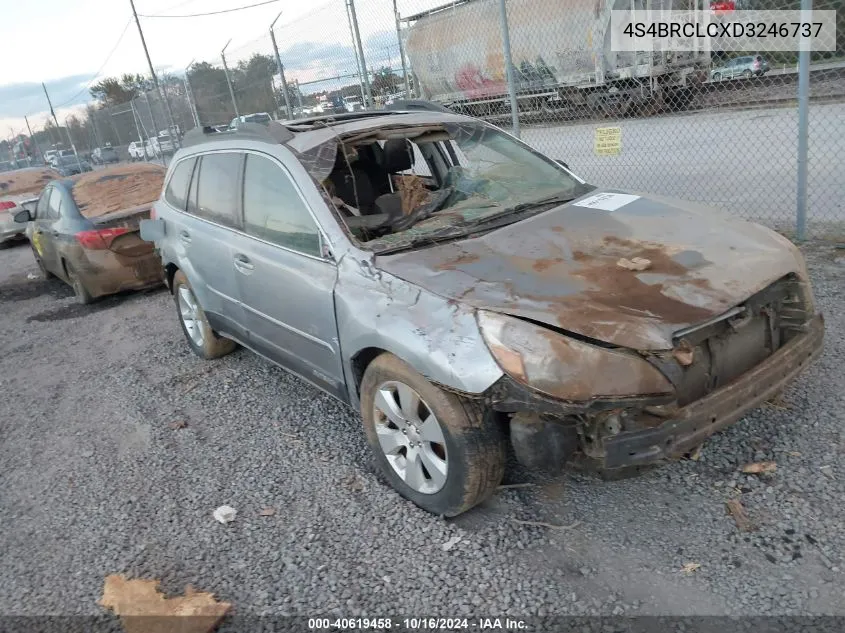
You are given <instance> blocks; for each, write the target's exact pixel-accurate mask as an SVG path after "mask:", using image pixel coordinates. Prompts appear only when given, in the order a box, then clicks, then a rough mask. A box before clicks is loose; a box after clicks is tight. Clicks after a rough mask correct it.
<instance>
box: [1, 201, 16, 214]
mask: <svg viewBox="0 0 845 633" xmlns="http://www.w3.org/2000/svg"><path fill="white" fill-rule="evenodd" d="M16 206H18V204H17V202H12V201H11V200H3V201H0V211H8V210H9V209H14V208H15V207H16Z"/></svg>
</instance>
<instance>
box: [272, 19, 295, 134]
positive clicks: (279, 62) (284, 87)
mask: <svg viewBox="0 0 845 633" xmlns="http://www.w3.org/2000/svg"><path fill="white" fill-rule="evenodd" d="M280 17H282V14H281V12H280V13H279V15H277V16H276V19H275V20H273V22H272V24H270V39H271V40H272V41H273V52H274V53H276V65H277V66H278V67H279V75H280V76H281V78H282V91H283V92H284V93H285V109H286V110H287V111H288V112H287V114H288V119H292V118H293V112H291V109H290V96H289V95H288V82H287V81H286V80H285V67H284V66H283V65H282V58H281V57H279V46H278V45H277V44H276V34H275V33H274V32H273V27H274V26H275V25H276V21H277V20H278V19H279V18H280Z"/></svg>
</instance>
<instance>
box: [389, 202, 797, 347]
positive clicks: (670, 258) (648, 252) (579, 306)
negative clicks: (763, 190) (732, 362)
mask: <svg viewBox="0 0 845 633" xmlns="http://www.w3.org/2000/svg"><path fill="white" fill-rule="evenodd" d="M584 205H587V206H584ZM634 258H642V259H645V260H648V267H647V268H646V269H645V270H642V271H637V270H629V269H626V268H623V267H622V266H620V265H619V262H620V260H621V259H627V260H631V259H634ZM376 264H377V266H378V267H379V268H381V269H382V270H385V271H386V272H389V273H391V274H393V275H396V276H397V277H400V278H402V279H405V280H407V281H409V282H412V283H415V284H417V285H419V286H421V287H423V288H425V289H427V290H429V291H431V292H434V293H436V294H438V295H440V296H443V297H446V298H448V299H451V300H454V301H459V302H462V303H465V304H468V305H470V306H472V307H475V308H480V309H485V310H492V311H496V312H501V313H505V314H510V315H514V316H519V317H524V318H528V319H532V320H534V321H538V322H541V323H545V324H547V325H550V326H554V327H556V328H561V329H564V330H568V331H571V332H575V333H577V334H580V335H582V336H586V337H590V338H593V339H598V340H601V341H605V342H607V343H611V344H614V345H618V346H621V347H628V348H632V349H640V350H659V349H670V348H672V346H673V341H672V338H673V333H674V332H676V331H678V330H681V329H684V328H688V327H691V326H694V325H696V324H699V323H702V322H704V321H707V320H709V319H712V318H713V317H715V316H718V315H720V314H722V313H723V312H725V311H726V310H728V309H730V308H732V307H733V306H735V305H737V304H739V303H741V302H742V301H744V300H745V299H747V298H748V297H750V296H751V295H753V294H754V293H756V292H758V291H760V290H762V289H763V288H765V287H766V286H768V285H769V284H770V283H772V282H774V281H776V280H777V279H779V278H781V277H783V276H784V275H787V274H789V273H792V272H798V271H799V270H800V269H801V264H800V254H797V250H796V249H795V248H794V247H793V246H792V245H791V244H790V243H789V242H788V240H786V239H785V238H783V237H781V236H779V235H777V234H776V233H774V232H772V231H770V230H768V229H765V228H763V227H761V226H758V225H756V224H752V223H750V222H745V221H743V220H739V219H736V218H732V217H730V216H727V215H725V214H723V213H721V212H719V211H716V210H713V209H708V208H703V207H701V206H698V205H696V204H693V203H686V202H679V201H675V200H668V199H664V198H658V197H656V196H638V195H635V194H627V193H622V192H618V191H605V192H600V193H599V192H592V193H591V194H589V195H587V196H585V197H583V198H581V199H579V200H576V201H574V202H572V203H568V204H566V205H563V206H560V207H556V208H555V209H552V210H550V211H547V212H544V213H541V214H539V215H537V216H534V217H532V218H529V219H527V220H524V221H522V222H518V223H516V224H512V225H510V226H506V227H504V228H500V229H497V230H494V231H492V232H490V233H487V234H485V235H481V236H479V237H474V238H467V239H464V240H459V241H455V242H448V243H444V244H441V245H437V246H432V247H426V248H422V249H419V250H415V251H408V252H404V253H398V254H395V255H386V256H379V257H377V260H376Z"/></svg>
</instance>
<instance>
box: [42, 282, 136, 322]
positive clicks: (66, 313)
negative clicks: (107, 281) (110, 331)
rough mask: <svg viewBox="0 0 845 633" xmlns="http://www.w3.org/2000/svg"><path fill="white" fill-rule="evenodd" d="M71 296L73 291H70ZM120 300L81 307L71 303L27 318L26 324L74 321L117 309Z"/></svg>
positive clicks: (104, 300) (109, 300)
mask: <svg viewBox="0 0 845 633" xmlns="http://www.w3.org/2000/svg"><path fill="white" fill-rule="evenodd" d="M70 294H71V295H73V291H72V290H71V293H70ZM119 304H120V300H119V299H118V298H117V297H108V298H106V299H103V300H102V301H98V302H97V303H91V304H89V305H82V304H81V303H71V304H69V305H64V306H59V307H58V308H53V309H52V310H44V311H43V312H39V313H37V314H33V315H32V316H30V317H27V319H26V322H27V323H32V322H33V321H37V322H39V323H49V322H51V321H66V320H67V319H76V318H78V317H85V316H88V315H89V314H94V313H95V312H102V311H103V310H110V309H112V308H114V307H117V306H118V305H119Z"/></svg>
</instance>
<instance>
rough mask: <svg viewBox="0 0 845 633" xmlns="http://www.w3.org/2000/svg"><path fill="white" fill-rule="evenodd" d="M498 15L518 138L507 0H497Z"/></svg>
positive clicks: (515, 132) (517, 115)
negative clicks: (500, 22)
mask: <svg viewBox="0 0 845 633" xmlns="http://www.w3.org/2000/svg"><path fill="white" fill-rule="evenodd" d="M499 17H500V19H501V21H502V48H503V49H504V54H505V69H506V70H507V78H508V95H509V96H510V100H511V122H512V125H513V135H514V136H515V137H516V138H519V135H520V132H519V106H518V105H517V102H516V78H515V77H514V76H513V59H512V57H511V34H510V29H509V28H508V5H507V0H499Z"/></svg>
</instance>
